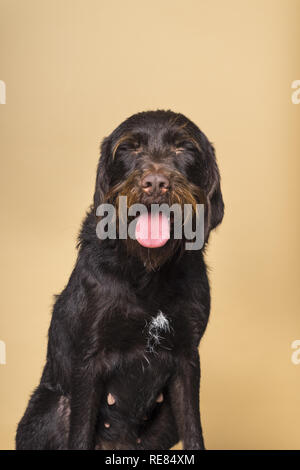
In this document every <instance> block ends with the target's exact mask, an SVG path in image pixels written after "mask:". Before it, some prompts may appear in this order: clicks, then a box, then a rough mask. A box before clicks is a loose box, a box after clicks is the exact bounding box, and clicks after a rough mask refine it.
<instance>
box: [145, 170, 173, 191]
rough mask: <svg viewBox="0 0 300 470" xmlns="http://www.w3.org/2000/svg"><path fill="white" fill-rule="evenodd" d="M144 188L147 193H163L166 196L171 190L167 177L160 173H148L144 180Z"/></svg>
mask: <svg viewBox="0 0 300 470" xmlns="http://www.w3.org/2000/svg"><path fill="white" fill-rule="evenodd" d="M141 183H142V188H143V191H145V193H148V194H152V193H161V194H164V193H166V192H167V191H168V190H169V184H170V183H169V180H168V178H167V177H166V176H165V175H162V174H160V173H148V175H146V176H144V178H142V181H141Z"/></svg>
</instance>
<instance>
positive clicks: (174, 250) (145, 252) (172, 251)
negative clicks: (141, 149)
mask: <svg viewBox="0 0 300 470" xmlns="http://www.w3.org/2000/svg"><path fill="white" fill-rule="evenodd" d="M139 180H140V174H139V173H138V172H133V173H132V174H131V175H130V176H129V178H128V179H126V180H125V181H124V182H122V183H119V184H117V185H115V186H114V187H113V188H112V189H111V190H110V191H109V192H108V194H107V195H106V197H105V203H109V204H112V205H113V206H114V207H115V210H116V229H117V238H118V227H119V216H120V212H121V213H122V211H119V202H120V199H119V198H120V196H123V197H124V196H125V197H126V198H127V209H128V208H130V207H131V206H132V205H133V204H143V205H145V206H146V207H147V209H148V211H150V210H151V204H159V205H161V204H167V205H168V206H169V207H171V206H172V205H173V204H177V205H179V206H180V208H181V211H182V220H183V223H185V222H186V221H187V220H184V217H183V214H184V206H185V205H186V204H188V205H189V206H190V207H191V208H192V211H191V213H190V216H191V217H194V215H195V213H196V211H197V204H204V203H205V196H204V193H203V191H202V190H201V189H200V188H199V187H197V186H195V185H194V184H192V183H189V182H188V181H187V179H186V178H185V177H184V176H183V175H182V174H181V173H179V172H173V173H172V189H171V190H170V191H168V192H167V193H165V194H163V195H160V196H155V197H154V196H151V195H148V194H145V193H144V192H143V191H142V190H141V188H140V186H139V184H138V182H139ZM132 219H133V218H130V217H128V219H127V220H128V222H127V223H128V224H129V223H130V222H131V220H132ZM182 228H183V227H182ZM182 232H183V231H182ZM173 235H174V232H173V225H172V220H171V223H170V239H169V240H168V241H167V242H166V244H165V245H164V246H162V247H158V248H146V247H144V246H142V245H140V244H139V243H138V242H137V241H136V240H134V239H132V238H130V237H129V236H128V237H127V238H126V239H125V240H124V239H122V240H120V241H121V242H122V243H124V245H125V248H126V251H127V254H128V255H130V256H134V257H136V258H138V259H140V260H141V262H142V263H143V264H144V266H145V268H146V269H147V270H149V271H151V270H154V271H156V270H158V269H159V268H160V267H161V266H163V265H164V264H166V263H168V262H169V261H171V260H173V259H174V258H180V257H181V256H182V254H183V252H184V249H185V248H184V246H185V239H184V237H182V238H181V239H175V238H174V236H173Z"/></svg>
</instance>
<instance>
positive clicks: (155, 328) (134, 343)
mask: <svg viewBox="0 0 300 470" xmlns="http://www.w3.org/2000/svg"><path fill="white" fill-rule="evenodd" d="M99 333H100V347H101V349H105V350H106V351H115V352H121V353H126V352H133V351H137V350H140V351H141V352H143V353H158V352H159V351H163V350H165V351H171V350H172V348H173V342H174V330H173V327H172V321H171V319H170V318H168V317H167V315H166V314H164V313H163V312H162V311H161V310H159V311H158V312H157V313H156V314H154V315H134V316H130V315H128V316H126V317H125V316H123V315H114V316H111V317H109V318H105V319H104V320H103V321H102V322H101V324H100V331H99Z"/></svg>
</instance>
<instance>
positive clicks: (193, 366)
mask: <svg viewBox="0 0 300 470" xmlns="http://www.w3.org/2000/svg"><path fill="white" fill-rule="evenodd" d="M199 386H200V361H199V353H198V350H196V351H194V352H193V353H192V354H191V356H189V357H188V358H187V357H184V358H181V359H180V361H179V365H178V369H177V373H176V375H175V376H174V377H173V379H172V381H171V383H170V398H171V404H172V409H173V413H174V416H175V420H176V423H177V428H178V434H179V438H180V440H181V441H182V443H183V449H186V450H187V449H189V450H196V449H204V442H203V436H202V428H201V421H200V411H199Z"/></svg>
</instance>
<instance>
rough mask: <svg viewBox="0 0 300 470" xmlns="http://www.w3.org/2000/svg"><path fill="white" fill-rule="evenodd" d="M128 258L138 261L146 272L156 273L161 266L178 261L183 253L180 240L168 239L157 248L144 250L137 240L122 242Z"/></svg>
mask: <svg viewBox="0 0 300 470" xmlns="http://www.w3.org/2000/svg"><path fill="white" fill-rule="evenodd" d="M123 241H124V243H125V246H126V251H127V253H128V255H129V256H133V257H135V258H137V259H139V260H140V261H141V262H142V264H143V265H144V267H145V269H146V270H147V271H158V270H159V269H160V268H161V267H162V266H164V265H166V264H168V263H170V262H171V261H174V260H175V259H179V258H180V257H181V255H182V253H183V244H182V240H174V239H169V240H168V241H167V243H166V244H165V245H164V246H162V247H158V248H146V247H144V246H142V245H140V243H138V241H137V240H132V239H130V238H128V239H127V240H123Z"/></svg>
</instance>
